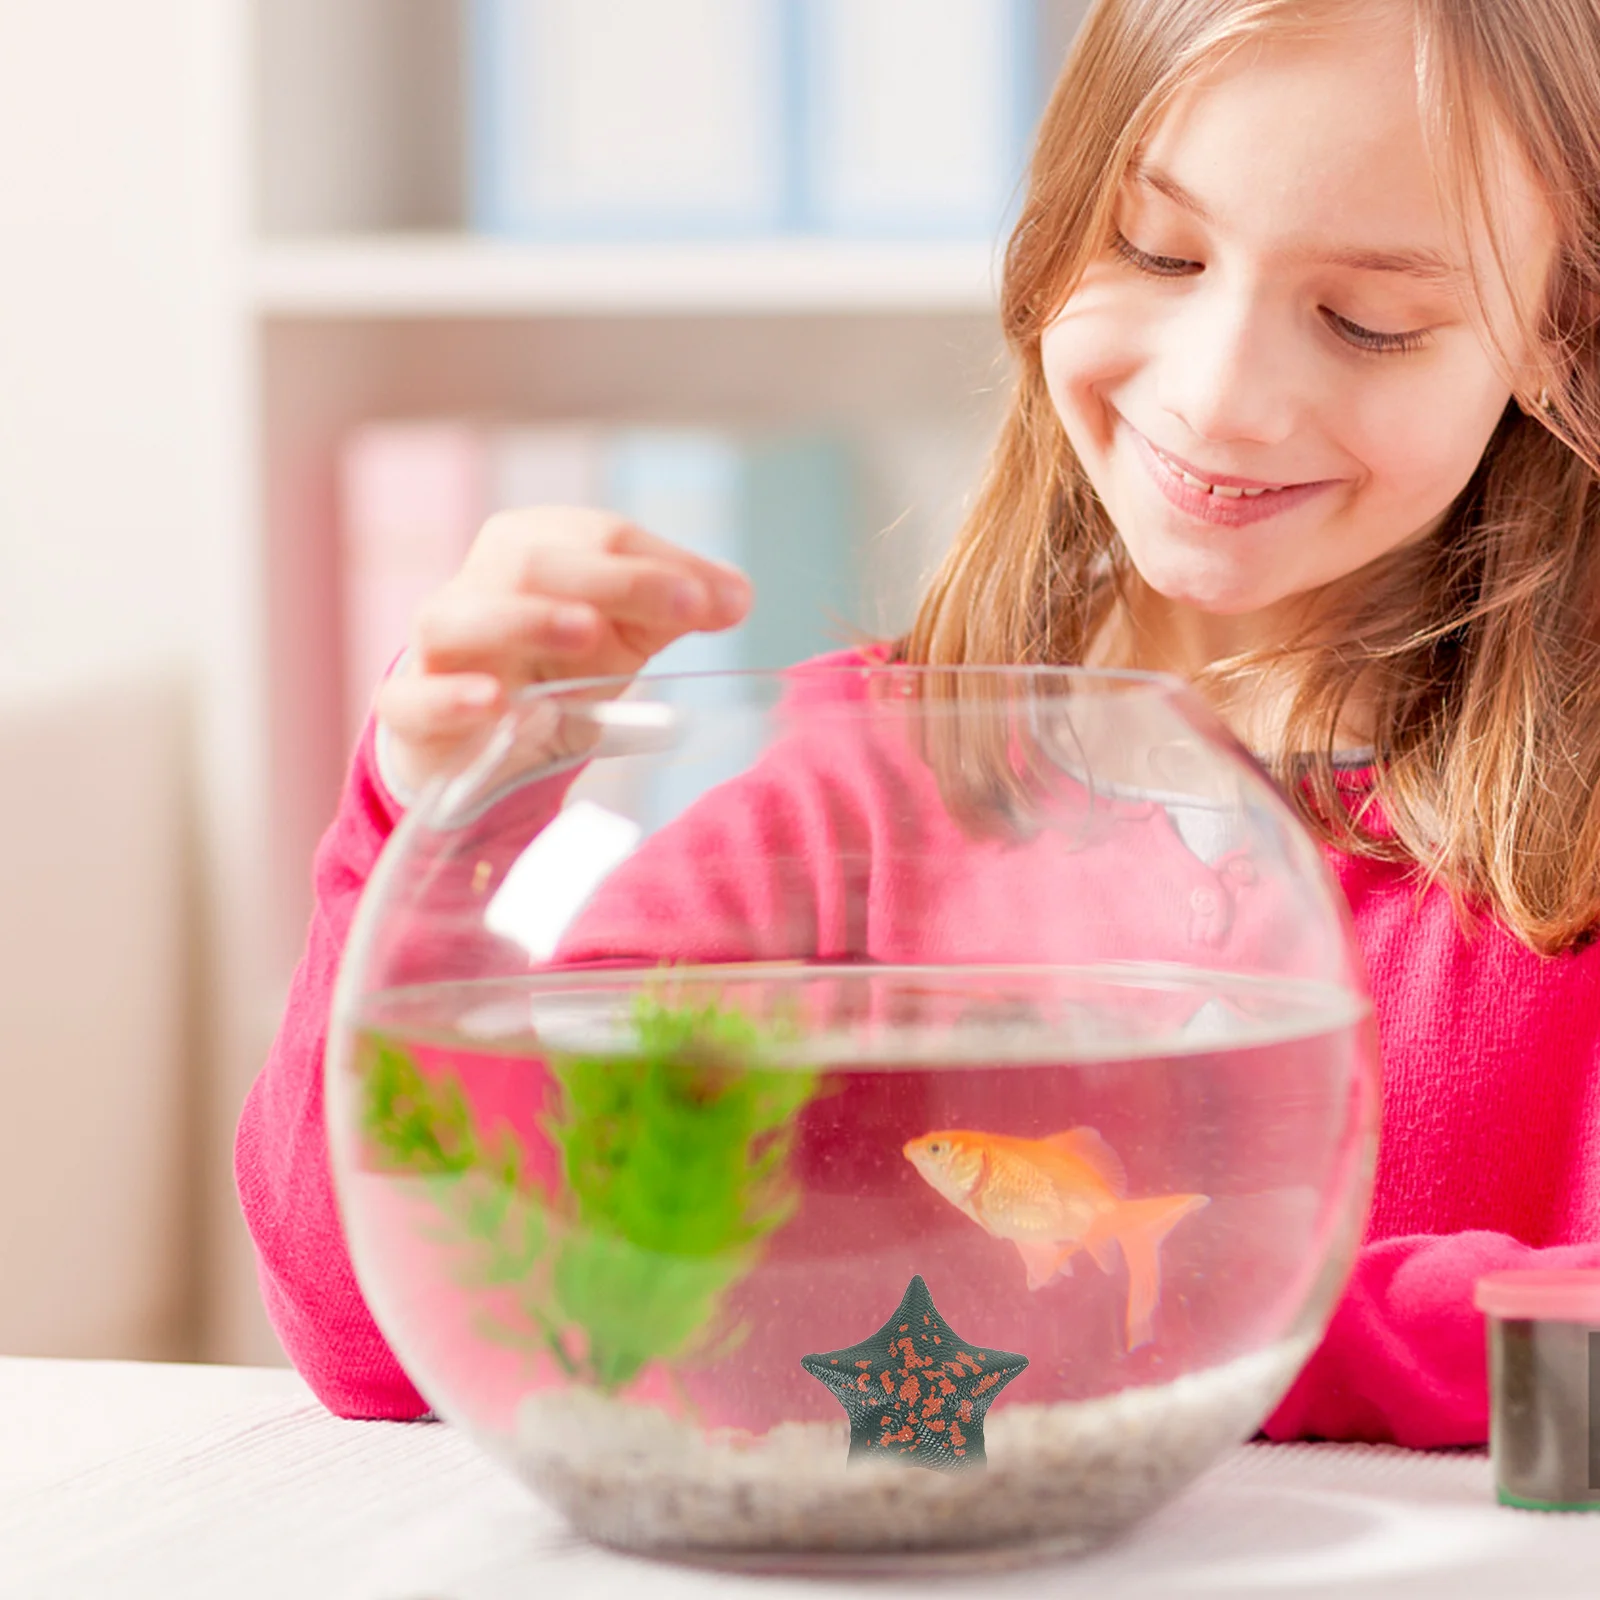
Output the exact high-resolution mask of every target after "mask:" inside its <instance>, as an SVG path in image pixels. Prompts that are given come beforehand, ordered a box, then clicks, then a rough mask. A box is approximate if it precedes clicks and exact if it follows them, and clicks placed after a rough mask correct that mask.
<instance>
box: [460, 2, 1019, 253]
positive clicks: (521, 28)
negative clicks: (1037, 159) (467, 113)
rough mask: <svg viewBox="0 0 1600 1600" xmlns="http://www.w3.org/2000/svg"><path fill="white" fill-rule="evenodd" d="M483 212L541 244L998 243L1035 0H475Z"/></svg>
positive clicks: (477, 179)
mask: <svg viewBox="0 0 1600 1600" xmlns="http://www.w3.org/2000/svg"><path fill="white" fill-rule="evenodd" d="M471 3H472V13H473V23H472V33H473V39H472V52H471V55H472V102H473V132H472V145H473V160H472V166H473V174H472V187H473V216H474V220H475V223H476V226H477V227H478V228H479V229H480V230H481V231H483V232H487V233H496V234H506V235H516V236H524V237H534V238H545V239H613V240H624V239H634V240H643V239H686V238H717V237H721V238H729V237H739V236H746V237H748V236H750V235H761V234H777V233H796V232H799V233H806V232H811V233H827V234H835V235H851V236H856V237H877V238H989V239H992V238H996V237H998V236H999V234H1000V233H1001V232H1002V230H1003V229H1004V227H1005V226H1006V223H1007V221H1008V219H1009V217H1010V216H1011V215H1012V213H1013V212H1014V209H1015V202H1016V199H1017V196H1018V193H1019V183H1020V180H1021V178H1022V175H1023V170H1024V166H1025V162H1026V156H1027V150H1028V144H1029V139H1030V137H1031V134H1032V129H1033V124H1034V122H1035V120H1036V119H1037V117H1038V114H1039V111H1040V109H1041V101H1042V93H1041V90H1042V82H1041V73H1040V70H1039V52H1040V15H1039V0H471Z"/></svg>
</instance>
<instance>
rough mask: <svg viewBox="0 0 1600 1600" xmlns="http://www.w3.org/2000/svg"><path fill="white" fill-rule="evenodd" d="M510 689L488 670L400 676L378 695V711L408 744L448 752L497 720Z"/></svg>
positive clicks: (398, 736) (395, 732)
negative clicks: (486, 671)
mask: <svg viewBox="0 0 1600 1600" xmlns="http://www.w3.org/2000/svg"><path fill="white" fill-rule="evenodd" d="M504 709H505V691H504V690H503V689H502V688H501V686H500V683H499V681H498V680H497V679H495V678H493V677H490V676H489V675H488V674H487V673H482V672H461V673H451V674H448V675H443V674H438V673H411V672H397V673H395V674H394V675H393V676H391V677H390V678H389V679H388V680H387V681H386V682H385V683H384V685H383V687H382V688H381V689H379V691H378V700H377V713H378V716H379V718H380V719H381V720H382V721H383V722H384V723H385V724H386V725H387V727H388V729H389V731H390V732H391V733H392V734H393V735H394V737H395V738H396V739H397V740H399V741H401V743H402V744H404V745H407V746H409V747H411V748H412V749H413V750H417V751H430V752H444V751H448V750H451V749H454V748H455V746H457V745H459V744H460V743H461V741H462V740H463V739H465V738H468V737H469V736H470V735H472V734H474V733H477V732H479V731H480V730H482V729H483V728H486V727H487V726H489V724H491V723H492V722H494V721H495V719H496V718H497V717H499V715H500V714H501V712H502V711H503V710H504Z"/></svg>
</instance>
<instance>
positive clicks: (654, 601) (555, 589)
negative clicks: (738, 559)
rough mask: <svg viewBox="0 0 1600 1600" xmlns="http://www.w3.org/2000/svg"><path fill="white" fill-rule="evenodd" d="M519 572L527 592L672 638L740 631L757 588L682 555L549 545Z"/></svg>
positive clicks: (524, 556) (525, 555)
mask: <svg viewBox="0 0 1600 1600" xmlns="http://www.w3.org/2000/svg"><path fill="white" fill-rule="evenodd" d="M638 537H639V538H640V539H644V538H647V537H648V536H647V535H642V534H641V535H638ZM672 548H673V547H672V546H670V545H669V546H665V549H667V550H669V551H671V550H672ZM519 567H520V571H519V573H518V579H519V587H521V588H522V589H523V590H525V591H528V592H533V593H538V594H541V595H547V596H550V597H551V598H554V599H562V600H567V601H582V602H586V603H587V604H589V605H591V606H593V607H594V608H595V610H597V611H599V612H600V613H601V614H602V615H604V616H605V617H606V618H607V620H609V621H612V622H617V623H624V624H631V625H632V626H634V627H642V628H646V629H649V630H650V631H651V632H652V633H657V634H662V635H665V636H667V637H676V636H677V635H678V634H680V633H688V632H690V631H691V630H692V629H697V628H698V629H711V630H715V629H720V628H729V627H732V626H733V625H734V624H735V623H736V622H739V621H740V620H742V618H743V617H744V615H745V612H746V611H747V610H748V609H749V605H750V586H749V584H748V583H747V582H746V581H745V579H744V578H743V577H742V576H741V575H740V574H739V573H737V572H734V571H733V570H732V569H731V568H728V567H722V566H719V565H718V564H717V563H715V562H710V561H705V560H703V559H701V558H699V557H688V556H686V555H685V554H684V552H681V551H675V552H673V554H672V555H670V556H668V555H661V554H655V553H652V554H649V555H631V554H622V553H618V552H616V551H611V550H602V549H591V548H587V547H584V546H581V545H573V544H554V545H541V546H535V547H533V548H531V549H526V550H524V551H522V552H521V556H520V560H519Z"/></svg>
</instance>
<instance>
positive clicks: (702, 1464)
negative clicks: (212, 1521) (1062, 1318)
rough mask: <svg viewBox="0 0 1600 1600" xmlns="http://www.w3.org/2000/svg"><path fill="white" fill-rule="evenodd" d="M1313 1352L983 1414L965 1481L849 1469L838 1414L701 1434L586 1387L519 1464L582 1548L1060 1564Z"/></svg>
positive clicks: (1303, 1347) (1134, 1511) (543, 1399)
mask: <svg viewBox="0 0 1600 1600" xmlns="http://www.w3.org/2000/svg"><path fill="white" fill-rule="evenodd" d="M1312 1348H1313V1344H1312V1343H1311V1342H1308V1341H1304V1340H1297V1341H1295V1342H1294V1343H1292V1344H1283V1345H1278V1346H1275V1347H1274V1348H1272V1349H1269V1350H1265V1351H1261V1352H1259V1353H1258V1354H1256V1355H1253V1356H1248V1357H1245V1358H1244V1359H1241V1360H1238V1361H1234V1362H1230V1363H1229V1364H1228V1365H1226V1366H1221V1367H1213V1368H1210V1369H1209V1370H1207V1371H1204V1372H1198V1373H1191V1374H1190V1375H1188V1376H1187V1377H1183V1378H1179V1379H1177V1380H1176V1381H1174V1382H1172V1383H1168V1384H1161V1385H1158V1386H1152V1387H1145V1388H1137V1389H1125V1390H1123V1391H1122V1392H1121V1393H1120V1394H1115V1395H1111V1396H1108V1397H1107V1398H1105V1399H1101V1400H1087V1401H1063V1402H1060V1403H1058V1404H1055V1405H1029V1404H1011V1405H1003V1406H997V1407H996V1408H995V1410H994V1411H992V1412H991V1413H990V1414H989V1418H988V1420H987V1422H986V1423H985V1425H984V1434H985V1438H986V1440H987V1448H988V1456H989V1465H988V1469H987V1470H986V1471H983V1472H974V1473H970V1474H962V1475H953V1474H948V1473H941V1472H929V1471H925V1470H922V1469H919V1468H915V1467H906V1466H900V1465H895V1466H876V1465H870V1464H869V1465H856V1466H852V1467H849V1468H848V1469H847V1468H846V1466H845V1453H846V1450H847V1449H848V1446H849V1437H850V1433H849V1427H848V1424H847V1423H846V1422H845V1420H844V1417H843V1415H842V1414H841V1416H840V1418H839V1420H838V1421H837V1422H831V1421H830V1422H792V1423H785V1424H783V1425H782V1426H780V1427H777V1428H774V1429H773V1430H772V1431H771V1432H770V1433H768V1434H765V1435H762V1436H760V1437H756V1436H753V1435H749V1434H719V1433H711V1434H706V1433H703V1432H702V1431H701V1430H700V1429H699V1428H697V1427H695V1426H693V1425H692V1424H690V1423H687V1422H682V1421H679V1420H677V1419H675V1418H672V1417H669V1416H668V1415H667V1414H666V1413H665V1412H662V1411H659V1410H656V1409H655V1408H653V1407H648V1406H639V1405H630V1404H625V1403H623V1402H620V1401H616V1400H609V1399H606V1398H604V1397H603V1396H601V1395H598V1394H595V1393H593V1392H592V1391H589V1390H584V1389H568V1390H559V1391H557V1390H551V1391H547V1392H545V1393H542V1394H538V1395H534V1396H532V1397H530V1398H529V1399H528V1400H526V1401H524V1402H523V1405H522V1408H521V1411H520V1413H519V1416H518V1439H517V1446H516V1450H517V1454H516V1464H517V1466H518V1468H519V1470H520V1471H521V1473H522V1475H523V1477H524V1478H525V1479H526V1480H527V1481H528V1482H529V1483H530V1484H532V1485H533V1487H534V1488H535V1489H537V1490H538V1492H539V1493H540V1494H541V1495H543V1496H544V1498H545V1499H547V1500H549V1501H550V1502H551V1503H552V1504H553V1505H555V1506H556V1507H557V1508H558V1509H559V1510H560V1511H561V1512H562V1513H563V1514H564V1515H565V1516H566V1517H567V1519H568V1520H569V1521H570V1522H571V1523H572V1524H573V1526H574V1527H575V1528H577V1529H578V1530H579V1531H580V1532H581V1533H584V1534H586V1535H588V1536H589V1537H590V1538H592V1539H596V1540H599V1541H600V1542H602V1543H605V1544H612V1545H619V1546H622V1547H624V1548H628V1549H635V1550H650V1551H654V1552H656V1553H658V1554H668V1555H678V1556H682V1557H685V1558H689V1559H695V1560H701V1561H705V1560H713V1561H714V1560H717V1559H719V1558H720V1559H724V1560H736V1561H739V1562H740V1563H741V1564H745V1563H749V1564H757V1565H759V1564H761V1558H763V1557H767V1558H779V1564H788V1563H789V1562H794V1561H795V1560H796V1558H799V1559H798V1562H797V1564H799V1565H806V1564H808V1563H810V1562H813V1561H816V1562H826V1561H827V1560H828V1559H829V1558H830V1557H831V1558H835V1559H837V1558H841V1557H842V1558H846V1559H850V1560H852V1562H853V1564H860V1562H859V1560H857V1559H856V1558H861V1557H870V1556H873V1555H882V1556H891V1555H896V1556H900V1557H902V1558H903V1557H904V1556H905V1555H908V1554H912V1553H916V1552H926V1553H928V1554H930V1555H940V1556H941V1557H944V1558H948V1557H949V1556H952V1555H955V1554H956V1553H958V1552H970V1553H975V1554H978V1555H980V1556H981V1555H984V1554H985V1553H986V1554H987V1555H988V1556H989V1557H990V1558H994V1557H996V1556H1000V1555H1001V1554H1002V1553H1003V1552H1004V1551H1006V1550H1007V1549H1008V1548H1009V1549H1010V1550H1012V1551H1015V1552H1017V1553H1035V1554H1044V1553H1049V1554H1053V1555H1059V1554H1069V1553H1072V1552H1074V1551H1078V1550H1085V1549H1088V1548H1090V1547H1092V1546H1093V1545H1096V1544H1099V1543H1101V1542H1102V1541H1103V1540H1105V1539H1107V1538H1109V1537H1110V1536H1111V1535H1113V1534H1115V1533H1117V1532H1119V1531H1120V1530H1121V1529H1123V1528H1125V1527H1127V1526H1128V1525H1129V1524H1130V1523H1132V1522H1134V1521H1136V1520H1137V1519H1138V1518H1139V1517H1141V1516H1143V1515H1144V1514H1145V1513H1147V1512H1149V1511H1151V1510H1153V1509H1154V1508H1155V1507H1156V1506H1158V1505H1160V1504H1161V1503H1162V1502H1163V1501H1164V1500H1167V1499H1169V1498H1170V1497H1171V1496H1172V1495H1173V1494H1175V1493H1176V1492H1177V1491H1178V1490H1179V1489H1180V1488H1182V1487H1183V1485H1184V1484H1186V1483H1187V1482H1188V1481H1189V1480H1190V1479H1192V1478H1194V1477H1195V1476H1197V1475H1198V1474H1199V1473H1200V1472H1201V1471H1202V1470H1203V1469H1204V1468H1205V1467H1206V1466H1207V1465H1208V1464H1209V1463H1210V1462H1211V1461H1213V1460H1214V1459H1215V1458H1216V1457H1217V1456H1218V1455H1220V1454H1221V1453H1222V1452H1223V1451H1224V1450H1226V1449H1227V1448H1228V1447H1229V1446H1231V1445H1233V1444H1236V1443H1237V1442H1239V1440H1241V1439H1242V1438H1243V1437H1244V1436H1245V1435H1246V1434H1247V1432H1248V1431H1249V1430H1250V1429H1252V1428H1253V1427H1255V1426H1256V1425H1257V1424H1258V1422H1259V1421H1260V1419H1261V1418H1262V1417H1263V1416H1264V1415H1266V1413H1267V1412H1268V1411H1269V1410H1270V1408H1271V1407H1272V1405H1273V1404H1274V1403H1275V1402H1276V1400H1277V1399H1278V1397H1279V1396H1280V1395H1281V1394H1282V1393H1283V1392H1284V1390H1286V1389H1287V1388H1288V1386H1289V1384H1290V1383H1291V1382H1293V1380H1294V1376H1295V1374H1296V1372H1298V1370H1299V1369H1300V1367H1301V1366H1302V1365H1303V1364H1304V1362H1305V1361H1306V1359H1307V1357H1308V1356H1309V1355H1310V1353H1311V1350H1312ZM752 1558H753V1560H752Z"/></svg>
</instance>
